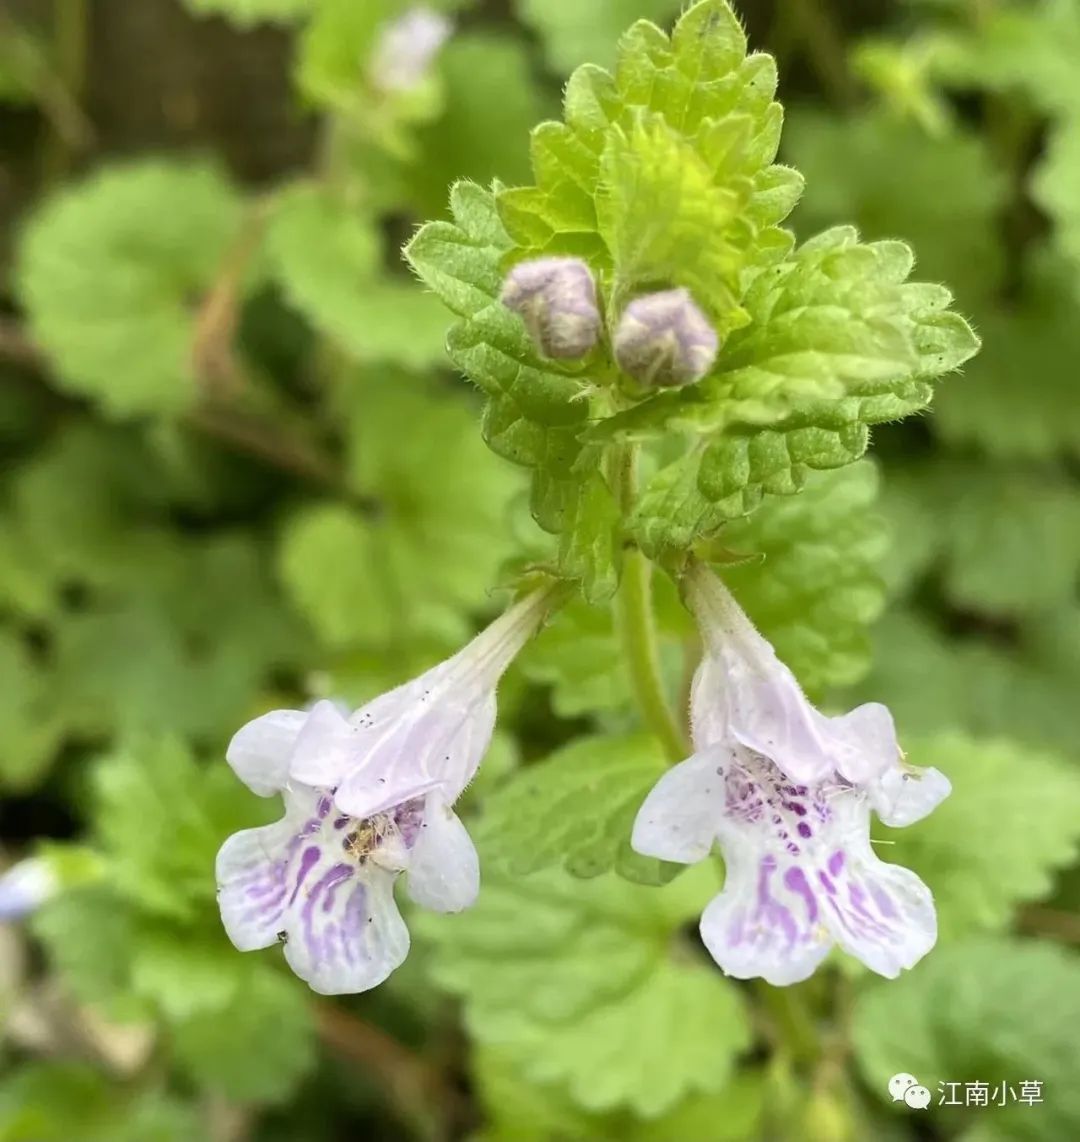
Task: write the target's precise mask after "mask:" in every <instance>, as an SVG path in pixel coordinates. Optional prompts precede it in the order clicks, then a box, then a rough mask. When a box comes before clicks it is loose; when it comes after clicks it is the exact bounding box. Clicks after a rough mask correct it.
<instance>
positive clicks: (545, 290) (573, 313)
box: [502, 258, 600, 358]
mask: <svg viewBox="0 0 1080 1142" xmlns="http://www.w3.org/2000/svg"><path fill="white" fill-rule="evenodd" d="M502 302H503V305H505V306H506V307H507V308H508V309H512V310H513V311H514V312H515V313H517V314H520V316H521V319H522V320H523V321H524V322H525V326H526V328H527V329H528V330H529V335H530V336H531V337H532V339H533V341H534V342H535V344H536V347H537V348H538V349H539V350H540V352H541V353H543V355H544V356H545V357H565V358H573V357H584V356H585V354H586V353H588V352H589V351H590V350H591V349H592V348H593V347H594V346H595V345H596V342H597V339H598V338H599V336H600V310H599V308H598V307H597V304H596V282H595V281H593V276H592V272H591V271H590V270H589V267H588V266H587V265H586V264H585V263H584V262H583V261H581V259H580V258H538V259H536V260H535V261H532V262H521V263H520V264H519V265H516V266H515V267H514V268H513V269H512V270H511V271H510V273H509V274H507V275H506V281H505V282H504V283H503V289H502Z"/></svg>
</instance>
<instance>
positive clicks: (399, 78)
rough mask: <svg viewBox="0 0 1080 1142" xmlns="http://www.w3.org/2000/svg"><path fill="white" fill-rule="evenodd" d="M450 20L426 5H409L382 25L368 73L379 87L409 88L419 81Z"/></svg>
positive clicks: (444, 37)
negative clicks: (424, 6) (409, 6)
mask: <svg viewBox="0 0 1080 1142" xmlns="http://www.w3.org/2000/svg"><path fill="white" fill-rule="evenodd" d="M453 30H454V26H453V24H451V22H450V21H449V20H448V19H447V18H446V17H445V16H444V15H443V14H442V13H441V12H433V11H432V10H431V9H430V8H423V7H420V8H410V9H409V10H408V11H407V12H405V13H403V14H402V15H401V16H399V17H398V18H397V19H396V20H392V21H391V22H390V23H389V24H387V25H386V27H385V28H384V29H383V31H382V34H381V36H380V37H379V42H378V44H377V45H376V48H375V55H374V60H373V63H372V69H371V74H372V77H373V81H374V83H375V86H376V87H378V88H379V90H381V91H386V92H394V91H396V92H404V91H411V90H412V89H413V88H415V87H417V86H418V85H419V84H420V83H422V82H423V80H424V79H425V77H426V76H427V73H428V70H429V69H430V68H431V65H432V63H433V62H434V60H435V57H436V56H437V55H438V54H439V51H440V49H441V48H442V46H443V44H444V43H446V41H447V40H448V39H449V38H450V34H451V32H452V31H453Z"/></svg>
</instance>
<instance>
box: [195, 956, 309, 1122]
mask: <svg viewBox="0 0 1080 1142" xmlns="http://www.w3.org/2000/svg"><path fill="white" fill-rule="evenodd" d="M173 1051H174V1056H175V1059H176V1062H177V1063H178V1064H179V1065H180V1066H181V1067H182V1068H183V1069H184V1070H185V1071H186V1072H187V1074H188V1075H189V1076H190V1078H191V1080H192V1081H193V1082H195V1083H196V1084H197V1085H198V1086H199V1087H201V1088H202V1089H204V1090H207V1091H212V1092H215V1093H219V1094H222V1095H224V1096H225V1097H226V1098H228V1099H230V1100H233V1101H236V1102H259V1103H282V1102H287V1101H288V1100H289V1099H290V1098H291V1097H292V1096H293V1094H294V1092H295V1090H296V1088H297V1085H298V1084H299V1083H300V1082H301V1080H302V1079H303V1078H304V1077H305V1076H306V1075H307V1073H308V1072H309V1071H310V1070H311V1068H312V1067H313V1066H314V1064H315V1043H314V1027H313V1025H312V1015H311V1008H310V1005H309V1004H308V999H307V994H306V991H305V989H304V987H303V985H302V984H301V983H299V982H298V981H297V980H295V979H292V978H289V977H286V976H285V975H279V974H278V973H277V972H275V971H271V970H269V969H266V970H263V971H258V972H255V971H253V972H250V973H249V974H248V976H247V979H246V980H245V981H244V983H243V984H242V986H241V987H240V988H239V989H238V990H237V992H236V995H235V997H234V999H233V1002H232V1003H231V1004H230V1005H229V1006H228V1007H227V1008H226V1009H224V1010H223V1011H213V1012H204V1013H200V1014H196V1015H193V1016H192V1017H191V1018H190V1019H187V1020H184V1021H182V1022H179V1023H177V1024H176V1026H175V1027H174V1029H173Z"/></svg>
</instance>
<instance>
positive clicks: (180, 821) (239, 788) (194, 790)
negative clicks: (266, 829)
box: [94, 739, 279, 922]
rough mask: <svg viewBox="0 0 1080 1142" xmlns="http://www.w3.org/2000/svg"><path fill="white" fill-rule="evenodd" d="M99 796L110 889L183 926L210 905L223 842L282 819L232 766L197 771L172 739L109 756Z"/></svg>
mask: <svg viewBox="0 0 1080 1142" xmlns="http://www.w3.org/2000/svg"><path fill="white" fill-rule="evenodd" d="M94 793H95V805H94V825H95V832H96V834H97V836H98V839H99V843H100V845H101V847H102V849H103V850H104V852H105V854H106V856H107V857H108V858H109V861H110V866H111V871H110V882H111V884H112V885H113V886H114V887H115V888H116V890H117V891H118V892H120V893H121V894H122V895H124V896H125V897H127V898H128V899H129V900H131V901H133V902H134V903H136V904H137V905H138V907H139V908H140V909H143V910H146V911H149V912H153V913H156V914H158V915H161V916H164V917H167V918H170V919H174V920H178V921H181V922H183V921H187V920H190V919H192V918H194V917H196V916H197V915H198V914H199V910H200V909H202V910H203V912H204V913H205V912H208V911H209V910H210V909H212V908H213V905H214V899H215V886H214V880H213V876H212V869H213V867H214V858H215V856H216V855H217V851H218V849H219V848H220V847H221V845H222V843H223V842H224V840H225V838H226V837H227V836H229V835H230V834H231V833H234V832H236V831H237V830H238V829H242V828H249V827H252V826H255V825H262V824H267V823H268V822H269V821H271V820H273V819H274V818H275V817H276V816H278V815H279V812H278V810H279V807H277V806H274V805H272V804H271V803H270V802H268V801H264V800H262V799H261V798H255V797H252V795H251V793H250V792H249V791H248V790H247V789H246V788H245V787H244V786H243V785H242V784H241V783H240V782H239V781H238V780H237V778H236V775H235V774H234V773H233V772H232V771H231V770H230V769H229V768H228V766H226V765H224V764H222V763H220V762H218V763H215V764H214V765H212V766H211V767H210V768H209V769H207V768H204V767H202V766H199V765H198V764H196V762H195V760H194V759H193V758H192V756H191V754H190V752H189V751H188V750H187V749H186V748H185V747H184V746H183V745H181V744H180V743H179V742H178V741H175V740H168V739H162V740H158V741H151V740H145V739H144V740H143V741H141V742H133V743H131V744H130V745H128V746H127V748H126V749H123V750H121V751H118V752H117V753H115V754H113V755H112V756H109V757H106V758H104V759H103V760H102V761H101V762H100V763H99V764H98V767H97V769H96V771H95V773H94Z"/></svg>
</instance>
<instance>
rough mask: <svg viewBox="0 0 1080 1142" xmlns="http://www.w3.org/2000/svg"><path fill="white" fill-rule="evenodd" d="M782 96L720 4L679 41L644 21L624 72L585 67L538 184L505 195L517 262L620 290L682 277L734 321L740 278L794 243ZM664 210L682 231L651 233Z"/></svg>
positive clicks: (696, 17) (693, 13)
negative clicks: (573, 259)
mask: <svg viewBox="0 0 1080 1142" xmlns="http://www.w3.org/2000/svg"><path fill="white" fill-rule="evenodd" d="M775 90H776V66H775V63H774V62H773V60H772V58H771V57H769V56H765V55H761V54H754V55H751V56H749V57H747V55H746V37H745V35H744V34H743V31H742V28H741V26H740V25H739V22H738V20H737V18H736V17H735V15H734V13H733V12H732V10H731V8H730V7H729V6H728V5H727V4H726V3H724V2H723V0H703V2H701V3H698V4H695V5H693V6H692V7H691V8H689V9H688V10H687V11H686V12H684V13H683V15H682V17H681V18H680V20H679V22H678V23H677V24H676V26H675V29H674V31H673V33H672V35H671V38H670V40H669V38H668V37H667V36H666V35H664V33H663V32H661V31H660V29H659V28H657V27H656V26H655V25H654V24H650V23H648V22H647V21H644V20H639V21H638V22H637V23H636V24H634V25H633V27H631V28H630V30H629V31H628V32H627V33H626V34H625V35H624V36H623V37H622V39H621V40H620V41H619V49H618V61H617V64H616V67H615V70H614V74H609V73H608V72H606V71H603V70H602V69H600V68H598V67H596V66H594V65H592V64H588V65H585V66H583V67H581V68H579V69H578V70H577V71H576V72H575V73H574V75H573V76H571V79H570V82H569V84H568V86H567V90H566V99H565V105H564V112H565V123H542V124H541V125H540V126H539V127H537V128H536V130H535V131H534V132H533V136H532V148H533V173H534V177H535V179H536V185H535V186H533V187H520V188H513V189H509V190H504V191H502V192H501V193H500V194H499V195H498V202H499V211H500V215H501V217H502V219H503V222H504V223H505V225H506V228H507V230H508V231H509V233H510V235H511V237H512V238H513V240H514V241H515V242H516V244H517V249H516V251H515V254H514V257H515V260H516V259H520V258H525V257H535V256H538V255H541V254H548V253H563V254H576V255H581V256H586V257H589V258H590V260H591V261H592V262H593V263H594V268H597V269H607V268H608V267H609V266H611V265H612V263H613V262H614V270H615V279H616V282H617V283H618V285H619V287H620V288H625V287H629V286H631V285H633V284H634V283H635V280H637V279H639V278H648V277H649V275H650V273H655V274H657V275H659V276H660V277H663V275H664V274H665V272H666V271H667V270H668V269H669V268H670V267H675V268H677V269H678V272H679V280H682V281H685V282H686V283H687V284H693V285H696V286H697V287H698V289H699V296H698V298H697V300H698V301H699V302H700V303H701V304H703V305H704V306H705V307H706V308H707V309H708V310H709V311H710V312H713V313H716V314H725V313H727V312H728V311H729V310H730V309H731V301H732V297H731V294H732V292H733V291H734V289H735V288H736V283H735V282H734V280H733V274H734V272H735V270H736V269H737V268H738V267H739V266H740V265H743V264H754V263H755V262H758V263H760V262H769V261H772V260H773V259H774V258H775V256H776V255H777V253H779V252H783V250H785V249H786V248H787V247H788V246H789V245H790V241H789V240H788V239H787V238H786V237H785V236H784V235H783V234H782V233H781V232H780V231H779V230H778V229H777V228H776V224H777V223H779V222H780V221H782V220H783V218H784V217H785V216H786V215H787V214H788V213H789V212H790V210H791V208H792V207H793V206H794V205H795V202H796V200H797V198H798V195H799V191H800V188H801V180H800V179H799V177H798V175H797V174H796V173H795V172H794V171H789V170H786V169H785V168H780V167H776V166H772V165H770V164H771V163H772V160H773V158H774V157H775V155H776V148H777V146H778V144H779V139H780V125H781V120H782V112H781V109H780V106H779V104H777V103H775V102H773V95H774V93H775ZM655 209H659V210H660V211H661V217H665V218H669V219H671V220H673V221H674V223H675V225H674V226H673V227H672V228H671V232H670V233H669V232H668V229H667V228H666V227H665V226H663V225H655V226H654V225H652V224H653V223H655V222H656V218H655V217H654V216H653V212H654V210H655ZM736 213H738V218H736ZM710 221H711V222H712V224H713V226H712V228H710V225H709V223H710ZM643 227H644V229H642V228H643ZM725 230H726V233H722V231H725ZM646 235H648V236H647V237H646ZM666 238H672V239H673V241H672V242H671V244H670V245H668V246H667V248H665V239H666ZM695 238H697V239H698V240H699V241H698V244H697V246H695ZM630 243H633V244H634V247H633V248H631V246H630ZM628 255H630V256H629V257H628ZM718 269H719V270H720V273H719V279H718V278H717V271H718ZM717 286H718V287H719V289H718V292H717V293H715V294H714V292H713V290H714V288H717ZM725 328H726V326H725Z"/></svg>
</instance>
